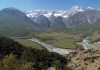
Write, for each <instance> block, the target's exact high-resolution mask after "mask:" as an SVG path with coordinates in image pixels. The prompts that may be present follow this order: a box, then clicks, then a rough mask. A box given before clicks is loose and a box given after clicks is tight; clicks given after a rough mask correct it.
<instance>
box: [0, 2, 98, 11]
mask: <svg viewBox="0 0 100 70" xmlns="http://www.w3.org/2000/svg"><path fill="white" fill-rule="evenodd" d="M76 5H78V6H81V7H94V8H100V0H0V9H3V8H6V7H15V8H18V9H20V10H23V11H26V10H31V9H33V10H34V9H41V10H66V9H68V8H70V7H72V6H76Z"/></svg>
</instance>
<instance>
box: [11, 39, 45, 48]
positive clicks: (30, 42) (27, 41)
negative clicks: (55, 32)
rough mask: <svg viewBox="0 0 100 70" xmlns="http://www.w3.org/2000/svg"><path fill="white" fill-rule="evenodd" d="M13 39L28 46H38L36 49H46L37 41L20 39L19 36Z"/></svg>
mask: <svg viewBox="0 0 100 70" xmlns="http://www.w3.org/2000/svg"><path fill="white" fill-rule="evenodd" d="M13 39H14V40H15V41H17V42H18V43H20V44H22V45H24V46H26V47H32V48H36V49H45V48H44V47H43V46H41V45H39V44H37V43H34V42H32V41H30V40H28V39H19V38H13Z"/></svg>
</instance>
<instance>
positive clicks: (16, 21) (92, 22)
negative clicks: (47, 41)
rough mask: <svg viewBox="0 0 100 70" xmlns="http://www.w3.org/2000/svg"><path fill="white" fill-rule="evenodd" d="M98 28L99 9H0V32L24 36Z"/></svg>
mask: <svg viewBox="0 0 100 70" xmlns="http://www.w3.org/2000/svg"><path fill="white" fill-rule="evenodd" d="M97 30H98V31H99V30H100V9H95V8H91V7H88V8H85V9H84V8H82V7H79V6H74V7H72V8H70V9H68V10H66V11H54V10H53V11H48V10H31V11H26V12H22V11H20V10H18V9H16V8H13V7H10V8H5V9H3V10H1V11H0V34H1V35H7V36H24V35H30V34H34V33H35V32H52V31H54V32H68V31H70V32H71V31H76V32H88V31H91V32H93V31H97Z"/></svg>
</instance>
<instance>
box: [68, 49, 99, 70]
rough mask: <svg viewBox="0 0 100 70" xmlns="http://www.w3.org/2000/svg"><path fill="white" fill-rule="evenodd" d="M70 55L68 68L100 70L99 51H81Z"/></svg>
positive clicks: (74, 69)
mask: <svg viewBox="0 0 100 70" xmlns="http://www.w3.org/2000/svg"><path fill="white" fill-rule="evenodd" d="M72 55H73V54H70V55H69V56H68V57H70V59H69V62H68V65H67V67H68V68H70V69H71V70H100V50H99V51H89V50H85V51H79V52H77V53H76V54H74V55H73V56H72Z"/></svg>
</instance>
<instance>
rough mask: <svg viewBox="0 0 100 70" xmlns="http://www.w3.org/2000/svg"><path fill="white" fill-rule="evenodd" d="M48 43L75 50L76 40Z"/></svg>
mask: <svg viewBox="0 0 100 70" xmlns="http://www.w3.org/2000/svg"><path fill="white" fill-rule="evenodd" d="M47 42H48V43H50V44H52V45H54V46H56V47H60V48H75V40H74V39H73V38H65V39H56V40H51V41H47Z"/></svg>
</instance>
